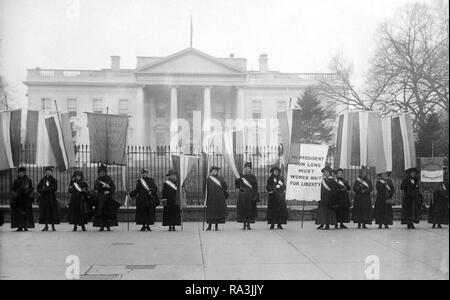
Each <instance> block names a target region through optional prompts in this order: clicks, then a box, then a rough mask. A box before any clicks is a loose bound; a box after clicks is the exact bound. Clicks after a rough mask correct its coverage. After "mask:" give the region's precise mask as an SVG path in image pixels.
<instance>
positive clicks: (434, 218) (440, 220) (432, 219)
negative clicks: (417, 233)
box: [428, 185, 448, 225]
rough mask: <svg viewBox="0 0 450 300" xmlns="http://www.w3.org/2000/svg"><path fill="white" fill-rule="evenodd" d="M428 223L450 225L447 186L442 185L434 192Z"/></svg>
mask: <svg viewBox="0 0 450 300" xmlns="http://www.w3.org/2000/svg"><path fill="white" fill-rule="evenodd" d="M428 223H430V224H441V225H448V190H447V187H446V186H445V185H441V186H440V187H439V188H437V189H436V190H435V191H434V192H433V201H432V202H431V205H430V212H429V216H428Z"/></svg>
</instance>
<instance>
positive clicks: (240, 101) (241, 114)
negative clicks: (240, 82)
mask: <svg viewBox="0 0 450 300" xmlns="http://www.w3.org/2000/svg"><path fill="white" fill-rule="evenodd" d="M235 118H236V120H239V123H237V124H240V126H243V125H245V99H244V89H243V88H242V87H240V86H239V87H237V93H236V116H235ZM245 133H246V132H245V131H244V135H245Z"/></svg>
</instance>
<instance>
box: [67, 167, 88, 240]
mask: <svg viewBox="0 0 450 300" xmlns="http://www.w3.org/2000/svg"><path fill="white" fill-rule="evenodd" d="M68 191H69V194H70V201H69V213H68V219H69V224H71V225H73V230H72V231H77V230H78V226H81V230H82V231H86V224H87V223H88V222H89V221H90V220H91V219H92V214H93V209H92V205H91V201H90V198H91V197H90V194H89V186H88V184H87V182H86V181H85V180H84V177H83V173H82V172H81V171H75V172H74V173H73V176H72V180H71V181H70V183H69V187H68Z"/></svg>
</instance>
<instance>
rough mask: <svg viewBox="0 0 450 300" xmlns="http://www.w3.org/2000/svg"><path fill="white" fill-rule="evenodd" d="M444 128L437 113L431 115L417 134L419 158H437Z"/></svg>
mask: <svg viewBox="0 0 450 300" xmlns="http://www.w3.org/2000/svg"><path fill="white" fill-rule="evenodd" d="M441 129H442V126H441V124H440V122H439V116H438V115H437V114H436V113H431V114H429V115H428V116H427V117H426V119H425V122H424V124H423V126H422V127H420V129H419V131H418V132H417V143H416V151H417V156H418V157H430V156H433V155H434V156H437V154H438V153H437V152H438V151H436V150H437V146H438V142H439V140H440V139H441V138H443V137H442V136H440V134H441V132H442V130H441Z"/></svg>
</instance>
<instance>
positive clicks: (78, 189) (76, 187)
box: [73, 182, 83, 193]
mask: <svg viewBox="0 0 450 300" xmlns="http://www.w3.org/2000/svg"><path fill="white" fill-rule="evenodd" d="M73 186H74V187H75V189H76V190H77V191H78V192H80V193H81V192H82V191H83V190H82V189H81V187H80V186H79V185H78V183H76V182H74V183H73Z"/></svg>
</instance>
